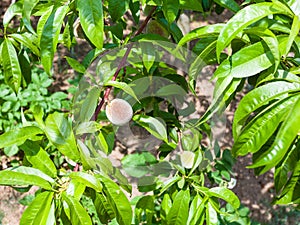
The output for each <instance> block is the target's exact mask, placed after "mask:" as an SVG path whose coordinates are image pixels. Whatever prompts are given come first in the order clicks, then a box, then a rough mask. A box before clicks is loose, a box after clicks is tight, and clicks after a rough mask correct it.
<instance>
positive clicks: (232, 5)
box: [214, 0, 240, 13]
mask: <svg viewBox="0 0 300 225" xmlns="http://www.w3.org/2000/svg"><path fill="white" fill-rule="evenodd" d="M214 2H216V3H217V4H219V5H220V6H222V7H224V8H226V9H229V10H231V11H232V12H235V13H236V12H238V11H239V10H240V6H239V4H238V3H236V1H234V0H214Z"/></svg>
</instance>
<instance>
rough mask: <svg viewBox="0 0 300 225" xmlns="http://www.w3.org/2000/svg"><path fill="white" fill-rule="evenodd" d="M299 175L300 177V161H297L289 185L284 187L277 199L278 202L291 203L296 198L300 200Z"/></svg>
mask: <svg viewBox="0 0 300 225" xmlns="http://www.w3.org/2000/svg"><path fill="white" fill-rule="evenodd" d="M299 177H300V162H299V161H298V162H297V166H296V167H295V169H294V171H293V173H292V175H291V177H290V179H289V181H288V183H287V185H286V186H285V187H284V189H283V191H282V193H281V195H280V196H279V197H278V198H277V199H276V201H275V203H276V204H291V203H293V202H294V201H295V200H298V202H299V198H300V196H299V189H300V185H299Z"/></svg>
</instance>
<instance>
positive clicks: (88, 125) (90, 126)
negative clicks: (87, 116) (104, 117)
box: [76, 121, 102, 135]
mask: <svg viewBox="0 0 300 225" xmlns="http://www.w3.org/2000/svg"><path fill="white" fill-rule="evenodd" d="M101 128H102V125H100V124H99V123H98V122H96V121H88V122H83V123H80V124H79V125H78V127H77V128H76V135H80V134H87V133H95V132H96V131H99V130H100V129H101Z"/></svg>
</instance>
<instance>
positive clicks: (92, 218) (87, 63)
mask: <svg viewBox="0 0 300 225" xmlns="http://www.w3.org/2000/svg"><path fill="white" fill-rule="evenodd" d="M214 2H215V4H214V5H213V4H212V1H206V0H205V1H202V3H201V4H199V1H184V0H176V1H168V0H163V1H161V0H142V1H136V0H126V1H119V0H107V1H103V4H101V1H95V0H89V1H83V0H77V1H67V0H64V1H58V2H53V1H28V0H24V1H16V2H15V3H13V4H12V5H11V6H10V7H9V9H8V10H7V11H6V13H5V15H4V18H3V27H4V30H3V34H4V37H3V38H1V41H0V42H1V46H0V51H1V55H2V57H1V58H0V64H1V66H2V71H3V76H4V82H5V84H3V85H8V86H9V87H10V89H8V88H7V87H5V88H3V91H4V92H7V91H8V93H7V94H10V95H12V96H19V93H20V96H22V94H24V93H27V94H31V93H33V92H34V91H36V93H37V94H38V93H43V94H42V95H41V100H40V99H39V98H36V96H35V99H30V98H29V97H26V99H25V98H24V99H21V100H20V101H21V103H22V104H25V103H26V104H25V105H22V104H21V103H19V105H20V106H18V107H17V108H18V109H19V108H20V107H25V108H26V110H29V112H30V114H31V115H33V118H34V121H31V120H30V119H31V118H30V117H29V114H28V115H27V114H26V113H25V110H24V109H25V108H24V109H23V114H24V115H25V116H23V117H22V114H21V113H20V112H18V113H20V116H21V119H22V122H23V126H22V127H19V128H16V129H7V131H6V132H5V133H4V134H2V135H0V148H4V147H5V148H10V147H12V146H18V148H20V149H21V150H22V151H23V152H24V159H23V161H22V165H21V166H17V167H11V168H8V169H6V170H3V171H0V184H1V185H10V186H14V187H16V188H17V189H19V190H23V191H24V190H29V189H30V187H31V186H38V187H40V189H39V191H37V193H36V196H35V198H34V199H33V200H32V202H31V203H30V204H29V206H28V207H27V209H26V210H25V212H24V214H23V216H22V219H21V221H20V224H21V225H22V224H26V225H27V224H57V223H59V224H93V223H96V221H97V222H98V223H99V221H100V222H101V223H102V224H120V225H128V224H140V223H144V224H172V225H173V224H176V225H180V224H182V225H185V224H197V225H198V224H216V225H217V224H231V223H233V224H237V223H242V224H243V223H244V224H251V222H250V220H249V218H248V215H249V214H248V211H247V210H246V209H245V208H241V207H240V201H239V199H238V197H237V196H236V195H235V194H234V193H233V192H232V191H231V190H229V189H228V188H227V185H228V183H229V181H230V179H231V169H232V165H233V164H234V160H233V159H232V156H231V154H230V152H229V151H228V150H220V149H219V148H218V145H217V144H216V143H213V146H214V148H211V146H204V145H203V143H202V139H203V137H204V136H207V137H209V138H211V137H212V131H211V130H212V125H213V123H212V120H213V115H215V114H216V113H217V115H220V114H218V113H220V112H221V111H222V110H224V108H225V107H226V106H227V105H228V104H229V103H230V102H231V101H232V99H233V98H234V96H235V94H236V93H237V92H238V91H240V90H241V89H242V88H243V85H244V84H245V83H246V84H247V85H248V86H251V88H252V89H253V90H252V91H250V92H249V93H248V94H247V95H246V96H245V97H244V98H243V99H242V101H241V102H240V104H239V107H238V109H237V111H236V113H235V117H234V122H233V134H234V140H235V143H234V146H233V149H232V152H233V154H234V155H235V156H238V155H246V154H248V153H253V165H251V167H252V168H255V170H256V172H257V173H258V174H261V173H264V172H266V171H268V170H270V169H271V168H273V167H275V187H276V191H277V198H276V200H275V202H276V203H278V204H290V203H294V204H299V199H300V197H299V193H300V192H299V187H300V186H299V171H300V170H299V168H300V158H299V154H298V153H299V139H298V134H299V126H298V124H299V119H300V117H299V115H298V114H297V111H298V110H299V109H298V108H299V107H300V100H299V95H298V93H299V77H298V74H299V63H300V62H299V54H300V53H299V46H300V41H299V40H300V39H299V29H300V22H299V17H298V15H299V12H300V9H299V4H298V2H297V1H296V0H290V1H283V0H282V1H277V0H274V1H272V2H260V3H255V2H254V3H253V4H251V2H249V5H247V4H248V3H247V4H246V3H245V4H244V5H243V8H242V9H241V10H240V6H238V5H237V3H235V2H234V1H232V0H226V1H222V0H221V1H219V0H216V1H214ZM140 6H142V7H143V13H144V14H145V15H146V16H147V17H146V19H145V20H144V22H142V23H141V25H136V24H140V14H139V13H140ZM220 7H226V8H228V9H229V10H231V11H233V12H236V14H235V15H234V16H233V17H232V18H231V19H230V20H229V21H228V22H227V23H226V24H213V25H207V26H204V27H199V28H197V29H195V30H193V31H191V32H190V33H188V34H186V35H185V36H183V34H182V32H181V30H180V28H179V27H178V25H177V23H176V21H177V19H178V16H179V15H180V14H181V12H182V10H196V11H200V12H202V13H204V11H209V10H211V9H215V10H216V11H220ZM127 11H129V12H130V14H131V15H132V19H133V20H134V25H133V27H132V30H130V32H129V33H130V34H129V35H128V36H126V37H125V36H123V31H124V30H125V29H126V22H127V14H125V12H127ZM124 15H126V16H124ZM15 16H17V17H18V18H19V17H20V18H21V23H20V25H19V26H18V27H14V26H12V25H11V23H10V21H11V20H12V19H13V18H14V17H15ZM31 18H34V19H36V21H37V25H36V26H35V25H33V24H31ZM151 18H152V20H151ZM149 21H150V22H149ZM151 21H156V22H157V23H156V24H155V23H153V22H152V26H153V24H154V27H151V29H148V30H147V29H146V31H147V32H146V33H142V32H143V30H144V28H145V27H147V23H148V22H149V25H150V24H151ZM159 34H163V35H164V36H160V35H159ZM78 38H82V39H85V40H86V41H87V42H88V43H89V44H90V45H91V47H92V48H93V49H92V50H91V51H90V52H89V53H88V54H87V55H86V56H85V58H84V59H83V61H82V62H81V63H80V62H78V61H77V60H76V59H73V58H70V57H68V58H67V61H68V63H69V64H70V66H71V67H72V68H73V69H74V70H75V71H77V72H78V73H79V74H81V75H82V76H83V79H82V81H81V82H80V83H79V85H78V90H77V91H76V93H75V94H74V97H73V98H74V100H73V109H72V112H70V113H69V112H68V113H63V112H52V110H54V109H55V110H56V109H58V108H60V107H64V106H63V104H62V103H61V101H57V104H58V105H55V103H54V102H53V101H51V104H47V103H45V102H46V101H47V100H48V101H49V100H50V99H51V100H52V99H53V98H54V99H57V100H62V99H65V97H66V96H65V94H62V93H60V94H57V93H54V94H52V95H50V96H49V95H48V93H47V89H46V88H47V87H48V85H49V84H50V81H51V80H50V79H49V78H48V77H47V76H51V75H52V74H53V68H52V64H53V60H54V56H55V54H56V50H57V45H58V44H60V45H63V46H65V47H66V48H68V49H70V51H73V48H74V46H75V45H76V44H77V43H76V40H77V39H78ZM192 40H197V43H196V45H195V47H194V48H193V52H194V53H195V55H193V54H190V52H187V51H185V50H183V49H184V48H181V46H184V45H185V44H186V43H188V42H190V41H192ZM172 43H173V44H172ZM126 44H127V45H126ZM174 44H176V45H174ZM174 46H175V47H174ZM113 47H119V48H115V50H112V51H107V50H108V49H110V48H113ZM157 47H159V48H158V49H156V48H157ZM225 49H226V51H224V50H225ZM164 52H167V53H169V54H171V55H172V56H174V57H175V58H176V60H181V61H180V62H181V64H186V65H188V66H189V68H188V69H187V77H186V79H185V77H183V76H181V75H179V74H178V71H177V70H176V69H174V68H173V67H172V66H170V65H168V63H165V62H164V61H162V58H163V55H164V54H163V53H164ZM99 55H101V57H100V59H99V58H98V61H97V60H95V59H96V58H97V56H99ZM189 55H192V57H191V58H189V57H188V56H189ZM193 56H194V57H193ZM31 62H34V63H38V62H40V63H41V65H42V66H43V68H44V70H45V72H46V73H47V76H46V75H45V74H44V73H41V74H39V75H37V74H36V73H31V70H32V65H31ZM126 63H127V64H126ZM215 63H219V67H218V69H217V70H216V71H215V73H214V78H215V79H216V87H215V90H214V99H213V101H212V104H211V105H210V106H209V108H208V109H207V111H206V113H205V114H204V115H203V116H202V117H201V118H200V119H199V120H195V119H188V121H187V122H185V123H183V122H182V121H181V120H180V116H186V118H188V116H190V115H191V114H192V113H193V112H194V111H193V110H192V111H190V108H189V107H188V108H187V109H186V110H179V109H178V108H176V107H174V105H175V104H173V102H172V100H173V101H174V99H176V101H178V102H179V103H182V104H183V103H184V100H185V99H184V95H185V94H186V93H195V81H196V78H197V76H198V74H199V73H200V72H201V70H202V68H203V67H204V66H205V65H207V64H215ZM95 64H96V66H95ZM91 69H92V71H93V72H95V73H96V74H97V76H99V77H97V78H100V81H98V80H97V79H95V77H93V74H91ZM119 75H120V76H119ZM30 78H31V79H30ZM1 85H2V84H1ZM36 87H39V88H38V89H39V90H36ZM153 87H155V88H156V90H154V89H153ZM112 90H113V94H114V95H115V96H118V97H120V96H121V97H122V99H125V100H126V101H128V102H129V103H130V105H131V106H132V108H133V114H134V116H133V118H132V121H131V122H130V123H129V125H130V126H132V127H138V128H139V129H141V130H142V131H143V132H144V133H145V134H146V136H147V135H149V136H151V137H155V140H158V142H157V143H158V144H157V147H158V148H157V152H158V153H157V154H156V155H153V154H151V153H149V152H148V151H146V150H147V148H146V147H147V146H146V145H145V146H143V147H142V148H141V149H138V151H137V152H136V153H133V154H129V155H127V156H126V157H124V158H123V159H122V161H121V162H122V166H123V169H124V171H125V172H127V175H130V176H131V177H128V176H125V175H124V171H122V170H121V169H120V168H118V167H115V166H114V165H113V164H112V162H111V161H110V160H109V158H108V156H109V155H110V154H111V153H112V150H113V148H114V144H115V136H116V137H117V134H118V132H119V131H120V132H121V128H122V127H117V128H116V127H115V126H113V125H112V124H111V123H109V120H108V119H107V117H106V116H105V112H104V111H101V109H102V107H103V106H104V104H105V103H106V102H107V101H108V97H109V95H110V93H111V91H112ZM12 91H13V92H12ZM149 93H151V95H149ZM54 96H55V97H54ZM99 99H101V100H100V101H99ZM4 100H5V101H6V102H5V103H4V104H3V105H5V104H11V105H12V103H7V102H10V100H9V99H4ZM28 102H30V104H29V105H28ZM59 104H62V105H59ZM164 104H165V105H166V106H165V107H163V106H164ZM7 108H10V105H9V106H7ZM2 109H3V108H2ZM188 109H189V110H188ZM2 111H3V110H2ZM16 111H17V109H16ZM6 112H8V110H7V111H6ZM21 112H22V111H21ZM8 113H10V112H8ZM20 116H19V117H17V119H18V118H20ZM27 117H28V118H27ZM125 131H128V130H125ZM143 132H140V133H141V135H142V134H143ZM125 136H126V137H127V138H128V139H130V137H129V133H126V132H125ZM131 139H134V138H131ZM149 140H154V139H149ZM149 143H150V144H151V141H150V142H148V143H147V144H149ZM178 149H179V150H180V151H179V153H180V154H178ZM173 156H174V157H173ZM58 158H59V159H60V160H58ZM168 158H171V160H169V161H168V160H167V159H168ZM173 158H174V159H173ZM62 160H64V161H62ZM63 162H66V163H65V164H63ZM128 178H129V179H128ZM131 178H133V179H137V180H138V182H137V188H138V190H139V191H140V192H151V193H152V194H150V195H142V196H137V197H136V198H134V199H133V200H131V201H129V199H128V198H127V195H130V194H132V186H131V185H130V183H129V180H130V179H131ZM208 180H209V181H210V183H209V182H208ZM224 202H226V203H227V205H226V207H224Z"/></svg>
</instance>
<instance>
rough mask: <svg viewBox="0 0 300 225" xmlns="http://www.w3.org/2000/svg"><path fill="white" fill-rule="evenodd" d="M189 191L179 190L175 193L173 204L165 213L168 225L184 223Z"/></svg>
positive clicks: (186, 214)
mask: <svg viewBox="0 0 300 225" xmlns="http://www.w3.org/2000/svg"><path fill="white" fill-rule="evenodd" d="M189 201H190V191H189V190H181V191H179V192H178V193H177V195H176V197H175V199H174V202H173V205H172V207H171V209H170V211H169V214H168V215H167V224H168V225H186V224H187V220H188V213H189Z"/></svg>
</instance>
